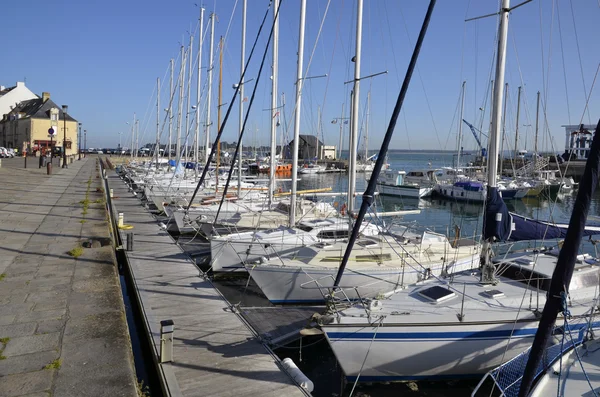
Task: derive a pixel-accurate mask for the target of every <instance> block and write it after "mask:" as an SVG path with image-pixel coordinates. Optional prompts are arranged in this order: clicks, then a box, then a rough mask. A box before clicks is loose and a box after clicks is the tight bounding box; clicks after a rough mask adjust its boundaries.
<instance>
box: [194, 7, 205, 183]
mask: <svg viewBox="0 0 600 397" xmlns="http://www.w3.org/2000/svg"><path fill="white" fill-rule="evenodd" d="M203 31H204V7H200V33H199V35H198V81H197V84H196V130H195V135H196V137H195V138H194V164H195V165H194V170H195V171H194V174H195V177H196V179H198V150H200V93H201V92H200V91H201V90H202V88H201V85H200V81H201V74H200V69H202V41H203V40H202V32H203Z"/></svg>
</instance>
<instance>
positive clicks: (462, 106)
mask: <svg viewBox="0 0 600 397" xmlns="http://www.w3.org/2000/svg"><path fill="white" fill-rule="evenodd" d="M466 85H467V82H466V81H463V83H462V93H461V94H460V96H461V100H460V118H459V119H458V154H457V155H456V168H460V154H461V151H462V148H461V145H462V126H463V121H462V120H463V111H464V108H465V86H466Z"/></svg>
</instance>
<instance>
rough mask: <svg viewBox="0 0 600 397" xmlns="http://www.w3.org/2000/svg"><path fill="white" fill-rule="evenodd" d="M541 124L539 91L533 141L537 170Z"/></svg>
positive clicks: (534, 162)
mask: <svg viewBox="0 0 600 397" xmlns="http://www.w3.org/2000/svg"><path fill="white" fill-rule="evenodd" d="M539 124H540V92H539V91H538V92H537V107H536V110H535V141H534V142H533V153H534V155H533V171H534V172H535V171H537V169H536V167H537V156H538V131H539Z"/></svg>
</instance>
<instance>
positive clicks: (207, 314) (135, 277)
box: [107, 170, 307, 396]
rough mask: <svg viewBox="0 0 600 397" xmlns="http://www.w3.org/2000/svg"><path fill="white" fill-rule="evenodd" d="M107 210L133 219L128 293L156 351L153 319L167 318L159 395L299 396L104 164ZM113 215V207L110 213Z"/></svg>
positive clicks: (238, 318) (227, 306) (157, 324)
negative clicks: (169, 345) (168, 342)
mask: <svg viewBox="0 0 600 397" xmlns="http://www.w3.org/2000/svg"><path fill="white" fill-rule="evenodd" d="M107 174H108V182H109V185H110V187H111V188H112V189H113V191H114V198H113V200H112V203H113V211H114V212H115V213H116V212H120V213H123V214H124V219H125V224H127V225H131V226H133V229H131V230H121V237H122V239H123V241H126V234H127V233H130V232H132V233H133V235H134V244H133V250H132V251H126V255H127V259H128V262H129V268H130V273H131V278H132V281H133V285H134V293H135V295H136V297H137V300H138V302H139V303H140V308H141V311H142V317H143V318H142V321H143V323H144V327H145V330H146V332H147V333H149V336H150V338H149V339H150V340H151V342H152V343H151V344H152V349H151V350H152V356H153V358H154V360H155V363H156V362H157V361H158V357H159V354H160V322H161V321H162V320H169V319H170V320H173V322H174V328H175V332H174V343H173V362H171V363H163V364H156V365H157V368H158V373H159V376H160V378H161V383H162V385H163V390H164V394H165V395H166V396H217V395H218V396H225V395H226V396H241V395H244V396H282V395H285V396H305V395H307V394H306V393H305V392H304V391H303V390H302V389H301V388H300V387H299V386H297V385H296V383H295V382H294V381H293V380H292V379H291V378H290V376H289V375H288V374H287V373H286V372H285V371H284V370H283V369H282V367H281V366H280V363H279V359H278V358H277V357H276V356H275V355H274V354H273V353H272V352H271V351H270V350H269V349H268V348H267V347H266V346H265V345H263V344H262V343H261V342H260V341H259V340H258V339H257V338H256V335H255V334H254V333H253V331H252V329H251V328H250V327H249V326H248V324H247V323H246V322H245V321H244V320H243V318H242V317H241V316H239V315H238V314H236V313H235V312H234V311H232V310H231V306H230V304H229V303H228V302H227V301H226V300H225V298H224V297H223V296H222V295H221V294H220V293H219V291H217V290H216V289H215V288H214V286H213V284H212V283H211V282H210V281H209V280H207V279H205V278H203V277H202V273H201V272H200V271H199V270H198V268H197V267H196V266H195V265H194V263H192V262H191V261H190V260H189V258H188V257H187V255H186V254H185V253H184V252H183V251H182V249H181V248H180V247H179V246H178V245H177V244H176V243H175V242H174V240H173V239H172V238H171V236H170V235H169V234H168V233H167V232H166V231H164V230H162V229H161V228H160V227H159V225H158V224H157V222H156V220H155V219H154V217H153V216H152V215H151V214H150V213H149V212H148V211H147V210H146V209H145V208H144V207H143V206H142V205H141V203H140V201H139V199H138V198H136V197H134V196H133V195H132V194H131V193H130V192H128V187H127V186H126V185H125V184H124V183H123V182H122V181H121V180H120V178H119V177H118V176H117V175H116V174H115V173H114V172H112V171H110V170H107ZM114 215H116V214H114Z"/></svg>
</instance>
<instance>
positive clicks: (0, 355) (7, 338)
mask: <svg viewBox="0 0 600 397" xmlns="http://www.w3.org/2000/svg"><path fill="white" fill-rule="evenodd" d="M9 340H10V338H9V337H4V338H0V343H1V344H2V347H1V348H0V360H6V356H4V355H2V353H3V352H4V349H5V348H6V344H7V343H8V341H9Z"/></svg>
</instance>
